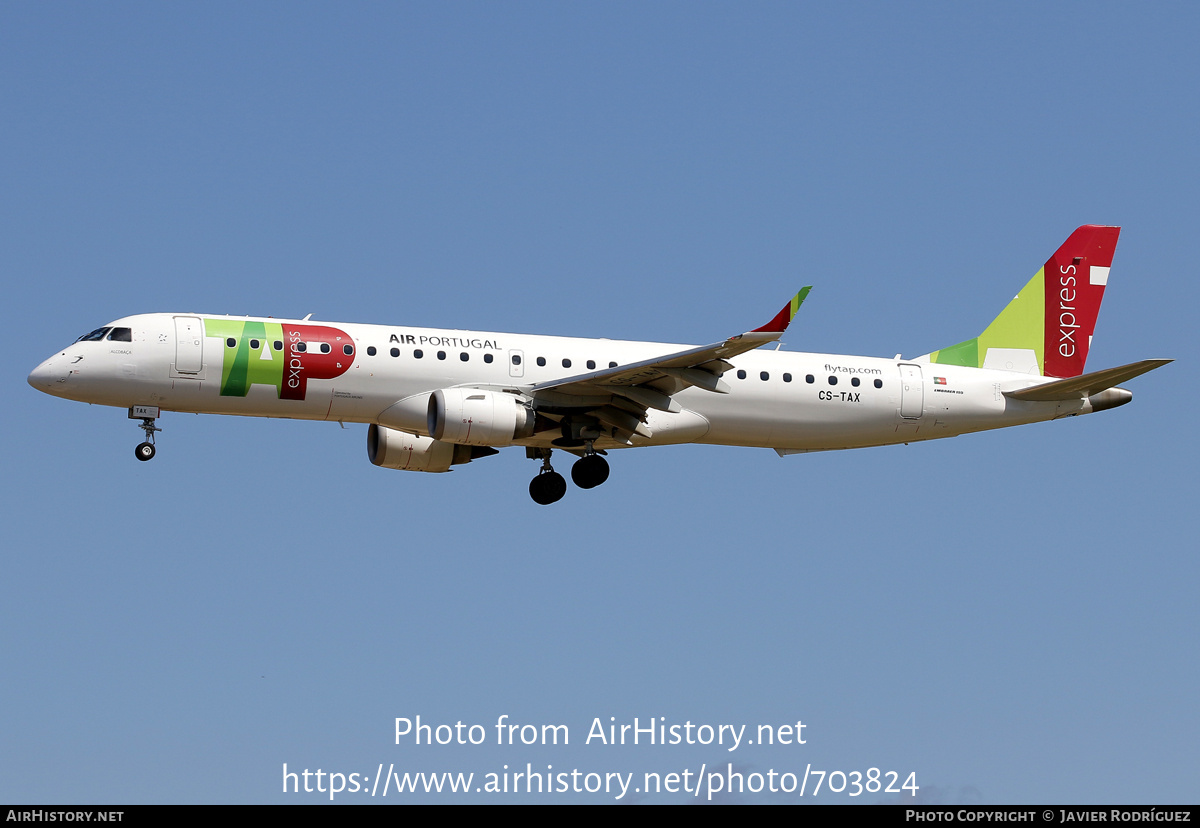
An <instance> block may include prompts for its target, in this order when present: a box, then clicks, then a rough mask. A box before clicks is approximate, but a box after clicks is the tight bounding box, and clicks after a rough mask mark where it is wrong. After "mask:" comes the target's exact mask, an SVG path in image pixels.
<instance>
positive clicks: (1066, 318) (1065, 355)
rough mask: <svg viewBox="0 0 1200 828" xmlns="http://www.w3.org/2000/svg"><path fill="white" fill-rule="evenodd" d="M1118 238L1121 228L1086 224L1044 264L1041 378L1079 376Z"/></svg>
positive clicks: (1085, 360) (1085, 359)
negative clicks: (1043, 333) (1043, 341)
mask: <svg viewBox="0 0 1200 828" xmlns="http://www.w3.org/2000/svg"><path fill="white" fill-rule="evenodd" d="M1120 234H1121V228H1120V227H1101V226H1099V225H1094V224H1089V225H1085V226H1084V227H1080V228H1079V229H1078V230H1076V231H1075V232H1074V233H1072V234H1071V237H1070V238H1069V239H1067V240H1066V241H1065V242H1063V245H1062V247H1060V248H1058V251H1057V252H1055V254H1054V255H1053V256H1051V257H1050V259H1049V261H1047V262H1046V266H1045V269H1044V271H1043V275H1044V277H1045V286H1046V319H1045V336H1046V339H1045V351H1044V352H1043V353H1044V356H1045V364H1044V365H1043V368H1042V373H1043V374H1044V375H1045V376H1048V377H1061V378H1066V377H1077V376H1079V375H1080V374H1082V373H1083V371H1084V366H1085V365H1086V364H1087V355H1088V347H1089V345H1090V343H1091V338H1092V332H1093V331H1094V330H1095V329H1096V317H1097V315H1098V314H1099V313H1100V302H1101V300H1103V299H1104V286H1105V284H1106V283H1107V282H1108V269H1109V267H1111V266H1112V259H1113V251H1114V250H1115V249H1116V246H1117V237H1118V236H1119V235H1120Z"/></svg>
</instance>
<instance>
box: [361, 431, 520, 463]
mask: <svg viewBox="0 0 1200 828" xmlns="http://www.w3.org/2000/svg"><path fill="white" fill-rule="evenodd" d="M489 454H499V452H497V451H496V450H495V449H487V448H474V447H472V446H456V445H454V444H453V443H444V442H442V441H441V440H434V439H433V438H431V437H418V436H416V435H415V434H409V433H407V432H404V431H396V430H395V429H391V428H388V427H386V426H381V425H372V426H371V427H370V428H368V429H367V457H369V458H370V459H371V462H372V463H374V464H375V465H376V466H380V467H381V468H385V469H401V470H403V471H423V472H447V471H450V467H451V466H457V465H459V464H460V463H470V462H471V461H472V460H474V459H475V458H476V457H486V456H487V455H489Z"/></svg>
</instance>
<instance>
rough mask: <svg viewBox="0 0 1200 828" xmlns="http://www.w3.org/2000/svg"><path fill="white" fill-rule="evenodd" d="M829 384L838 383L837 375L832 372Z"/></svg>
mask: <svg viewBox="0 0 1200 828" xmlns="http://www.w3.org/2000/svg"><path fill="white" fill-rule="evenodd" d="M829 384H830V385H837V377H835V376H834V375H833V374H830V375H829Z"/></svg>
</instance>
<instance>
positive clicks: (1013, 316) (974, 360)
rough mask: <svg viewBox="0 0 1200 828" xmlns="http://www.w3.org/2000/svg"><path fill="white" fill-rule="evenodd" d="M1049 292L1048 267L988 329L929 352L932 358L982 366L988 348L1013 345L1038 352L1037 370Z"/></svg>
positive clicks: (1040, 366) (1041, 361)
mask: <svg viewBox="0 0 1200 828" xmlns="http://www.w3.org/2000/svg"><path fill="white" fill-rule="evenodd" d="M1045 324H1046V291H1045V268H1042V269H1041V270H1039V271H1038V272H1037V275H1036V276H1034V277H1033V278H1032V279H1030V280H1029V284H1027V285H1025V287H1023V288H1022V289H1021V292H1020V293H1018V294H1017V295H1016V298H1014V299H1013V300H1012V301H1011V302H1009V303H1008V307H1006V308H1005V309H1004V310H1003V311H1002V312H1001V313H1000V315H999V316H997V317H996V318H995V319H993V320H992V324H990V325H988V326H987V330H985V331H984V332H983V333H981V334H980V335H979V336H977V337H976V338H975V339H968V340H967V341H966V342H960V343H958V344H957V345H952V346H950V347H949V348H942V349H941V350H940V351H934V352H933V353H931V354H930V355H929V361H930V362H934V363H938V364H940V365H962V366H965V367H967V368H982V367H983V363H984V360H985V359H986V358H987V352H988V348H1012V349H1022V350H1028V351H1033V352H1034V354H1036V355H1037V366H1038V373H1039V374H1040V373H1043V366H1044V365H1045V346H1046V343H1045V334H1044V331H1045Z"/></svg>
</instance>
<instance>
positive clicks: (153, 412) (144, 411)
mask: <svg viewBox="0 0 1200 828" xmlns="http://www.w3.org/2000/svg"><path fill="white" fill-rule="evenodd" d="M158 415H159V410H158V409H157V408H155V407H153V406H148V405H135V406H134V407H133V408H131V409H129V419H131V420H141V421H142V424H141V425H140V426H138V428H140V429H141V430H142V431H144V432H146V440H145V442H142V443H138V444H137V448H135V449H134V450H133V456H134V457H136V458H137V459H139V460H141V461H143V462H144V461H146V460H150V459H152V458H153V457H154V432H156V431H162V429H161V428H156V427H155V425H154V420H155V419H156V418H157V417H158Z"/></svg>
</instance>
